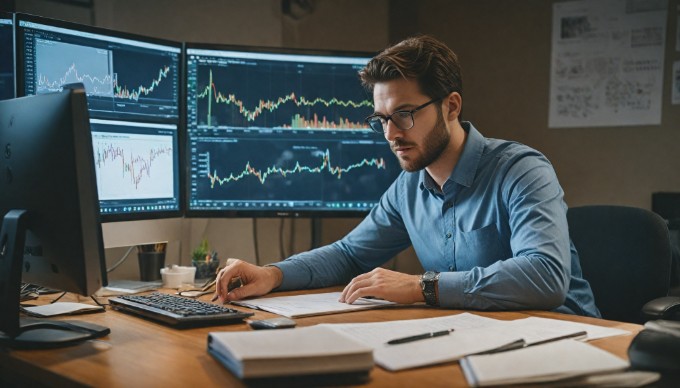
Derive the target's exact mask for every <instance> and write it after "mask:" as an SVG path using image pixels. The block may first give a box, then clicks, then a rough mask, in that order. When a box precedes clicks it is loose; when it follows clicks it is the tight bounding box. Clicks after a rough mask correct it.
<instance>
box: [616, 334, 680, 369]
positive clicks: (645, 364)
mask: <svg viewBox="0 0 680 388" xmlns="http://www.w3.org/2000/svg"><path fill="white" fill-rule="evenodd" d="M628 358H629V359H630V364H631V366H632V367H633V368H635V369H643V370H654V371H659V372H673V373H678V372H680V335H678V334H675V333H671V332H667V331H657V330H650V329H644V330H642V331H641V332H639V333H638V334H637V335H636V336H635V338H633V341H632V342H631V344H630V346H629V347H628Z"/></svg>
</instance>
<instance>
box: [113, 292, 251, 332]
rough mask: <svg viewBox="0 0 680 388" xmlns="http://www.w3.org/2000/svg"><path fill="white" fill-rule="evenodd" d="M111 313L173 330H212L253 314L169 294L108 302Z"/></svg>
mask: <svg viewBox="0 0 680 388" xmlns="http://www.w3.org/2000/svg"><path fill="white" fill-rule="evenodd" d="M109 303H110V304H111V307H112V308H113V309H114V310H118V311H124V312H127V313H132V314H135V315H139V316H141V317H144V318H148V319H151V320H154V321H157V322H161V323H164V324H167V325H170V326H173V327H177V328H183V327H197V326H215V325H222V324H226V323H237V322H242V321H243V319H244V318H247V317H250V316H252V315H253V313H246V312H243V311H238V310H235V309H231V308H228V307H225V306H222V305H218V304H214V303H208V302H203V301H200V300H196V299H190V298H185V297H182V296H175V295H170V294H163V293H160V292H154V293H152V294H148V295H123V296H118V297H115V298H109Z"/></svg>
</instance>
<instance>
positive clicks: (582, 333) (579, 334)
mask: <svg viewBox="0 0 680 388" xmlns="http://www.w3.org/2000/svg"><path fill="white" fill-rule="evenodd" d="M587 336H588V332H586V331H585V330H584V331H577V332H576V333H571V334H566V335H562V336H559V337H554V338H548V339H544V340H543V341H537V342H532V343H529V344H527V345H526V346H534V345H543V344H547V343H548V342H555V341H561V340H564V339H569V338H581V337H587Z"/></svg>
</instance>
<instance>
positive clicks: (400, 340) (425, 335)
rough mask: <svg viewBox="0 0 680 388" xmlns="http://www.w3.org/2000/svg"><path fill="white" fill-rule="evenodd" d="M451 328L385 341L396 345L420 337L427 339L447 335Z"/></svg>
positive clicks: (417, 339) (419, 338)
mask: <svg viewBox="0 0 680 388" xmlns="http://www.w3.org/2000/svg"><path fill="white" fill-rule="evenodd" d="M452 331H453V329H449V330H442V331H431V332H429V333H423V334H416V335H411V336H408V337H403V338H396V339H393V340H389V341H387V344H388V345H398V344H405V343H407V342H413V341H419V340H422V339H428V338H433V337H441V336H443V335H449V333H451V332H452Z"/></svg>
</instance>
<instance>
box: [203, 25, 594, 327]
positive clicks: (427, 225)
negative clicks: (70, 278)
mask: <svg viewBox="0 0 680 388" xmlns="http://www.w3.org/2000/svg"><path fill="white" fill-rule="evenodd" d="M360 77H361V80H362V82H363V84H364V85H365V86H366V87H367V88H368V89H369V90H372V92H373V99H374V105H375V113H374V114H373V115H371V116H369V117H368V118H367V119H366V122H367V123H368V124H369V125H370V126H371V128H372V129H373V130H375V131H378V132H384V135H385V138H386V139H387V140H388V141H389V144H390V147H391V148H392V150H393V151H394V153H395V155H396V156H397V158H398V160H399V163H400V165H401V167H402V169H403V170H404V171H403V172H402V173H401V174H400V175H399V177H398V178H397V179H396V181H395V182H394V183H393V184H392V186H391V187H390V188H389V189H388V190H387V192H385V194H384V195H383V197H382V198H381V200H380V203H379V204H378V205H377V206H376V207H375V208H374V209H373V210H372V211H371V212H370V214H369V215H368V216H367V217H366V218H365V219H364V220H363V221H362V222H361V224H359V225H358V226H357V227H356V228H355V229H354V230H353V231H351V232H350V233H349V234H348V235H347V236H346V237H344V238H343V239H342V240H340V241H338V242H335V243H333V244H331V245H327V246H325V247H321V248H318V249H315V250H312V251H309V252H304V253H300V254H297V255H294V256H292V257H290V258H288V259H287V260H285V261H282V262H280V263H276V264H273V265H270V266H265V267H257V266H254V265H252V264H249V263H246V262H244V261H240V260H230V262H229V264H228V266H227V267H226V268H225V269H223V270H222V271H221V272H220V273H219V274H218V282H217V291H216V295H215V298H217V299H220V300H221V301H223V302H224V301H231V300H237V299H242V298H245V297H249V296H257V295H263V294H266V293H268V292H270V291H271V290H272V289H277V290H291V289H303V288H315V287H325V286H331V285H338V284H346V283H348V282H349V283H348V284H347V286H346V287H345V289H344V290H343V292H342V295H341V298H340V301H341V302H346V303H353V302H354V301H355V300H357V298H360V297H365V296H373V297H378V298H382V299H386V300H390V301H394V302H398V303H416V302H426V303H427V304H430V305H434V306H441V307H446V308H459V309H481V310H511V309H545V310H556V311H560V312H565V313H572V314H579V315H587V316H595V317H599V315H600V314H599V311H598V310H597V307H595V304H594V301H593V295H592V291H591V289H590V286H589V284H588V282H587V281H585V280H584V279H583V278H582V276H581V268H580V264H579V260H578V254H577V252H576V250H575V249H574V246H573V244H571V242H570V239H569V232H568V228H567V220H566V210H567V207H566V205H565V203H564V201H563V194H564V193H563V191H562V188H561V187H560V185H559V183H558V181H557V177H556V175H555V172H554V170H553V168H552V166H551V164H550V162H549V161H548V160H547V159H546V158H545V157H544V156H543V155H542V154H541V153H539V152H537V151H535V150H533V149H531V148H529V147H526V146H524V145H521V144H518V143H514V142H508V141H502V140H495V139H487V138H484V137H483V136H482V135H481V134H480V133H479V132H478V131H477V129H475V127H474V126H473V125H472V124H471V123H469V122H465V121H461V117H460V116H461V108H462V81H461V74H460V66H459V64H458V59H457V57H456V55H455V54H454V53H453V52H452V51H451V50H450V49H449V48H448V47H447V46H446V45H444V44H443V43H441V42H439V41H437V40H436V39H434V38H432V37H428V36H418V37H415V38H410V39H407V40H405V41H403V42H401V43H399V44H397V45H395V46H392V47H390V48H388V49H386V50H385V51H383V52H382V53H380V54H379V55H377V56H376V57H375V58H373V59H372V60H371V61H370V62H369V63H368V64H367V65H366V67H365V68H364V69H363V70H362V71H361V72H360ZM409 245H413V247H414V249H415V251H416V254H417V255H418V259H419V260H420V262H421V264H422V266H423V268H424V269H425V270H426V271H427V272H426V273H425V274H424V275H422V276H419V275H409V274H404V273H399V272H395V271H390V270H387V269H384V268H380V265H382V264H383V263H385V262H386V261H388V260H389V259H390V258H392V257H393V256H394V255H395V254H397V253H399V252H400V251H402V250H403V249H405V248H407V247H408V246H409ZM234 277H240V278H241V281H242V284H243V286H242V287H240V288H237V289H234V290H232V291H231V292H228V290H227V287H228V283H229V281H230V280H231V279H232V278H234Z"/></svg>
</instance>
